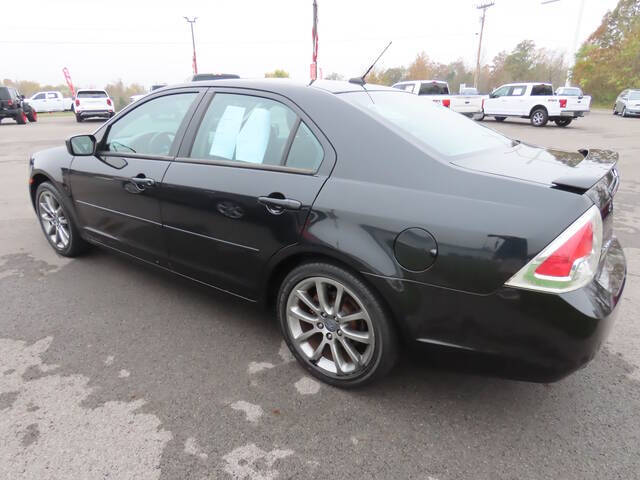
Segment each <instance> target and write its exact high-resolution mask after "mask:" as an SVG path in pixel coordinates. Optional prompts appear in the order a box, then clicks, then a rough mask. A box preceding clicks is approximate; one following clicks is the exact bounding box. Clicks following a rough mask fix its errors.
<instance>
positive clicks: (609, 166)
mask: <svg viewBox="0 0 640 480" xmlns="http://www.w3.org/2000/svg"><path fill="white" fill-rule="evenodd" d="M579 152H580V153H581V154H582V155H583V156H584V160H582V161H581V162H580V163H579V164H578V165H577V166H576V172H575V174H573V175H568V176H563V177H560V178H557V179H556V180H554V181H553V182H551V183H552V184H553V188H557V189H559V190H566V191H570V192H574V193H578V194H583V193H585V192H587V191H589V190H590V189H591V188H593V186H594V185H596V184H597V183H598V182H600V180H601V179H602V180H603V181H605V182H606V183H607V185H606V188H607V190H608V191H609V193H610V194H611V195H612V196H613V195H615V193H616V191H617V190H618V185H619V184H620V177H619V175H618V170H617V169H616V168H615V165H616V163H618V158H619V156H618V153H617V152H613V151H611V150H600V149H596V148H592V149H589V150H586V149H583V150H579Z"/></svg>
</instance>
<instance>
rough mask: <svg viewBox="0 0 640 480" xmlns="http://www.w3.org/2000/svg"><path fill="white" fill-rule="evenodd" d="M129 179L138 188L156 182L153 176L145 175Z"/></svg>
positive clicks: (153, 184)
mask: <svg viewBox="0 0 640 480" xmlns="http://www.w3.org/2000/svg"><path fill="white" fill-rule="evenodd" d="M129 181H130V182H131V183H133V184H134V185H135V186H136V187H138V188H147V187H154V186H155V184H156V181H155V180H154V179H153V178H147V177H132V178H130V179H129Z"/></svg>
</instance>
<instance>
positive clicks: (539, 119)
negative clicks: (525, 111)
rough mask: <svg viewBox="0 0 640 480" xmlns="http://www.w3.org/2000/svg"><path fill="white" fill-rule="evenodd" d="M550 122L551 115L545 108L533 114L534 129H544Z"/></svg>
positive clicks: (536, 110) (532, 123) (538, 109)
mask: <svg viewBox="0 0 640 480" xmlns="http://www.w3.org/2000/svg"><path fill="white" fill-rule="evenodd" d="M548 121H549V114H548V113H547V110H546V109H545V108H536V109H535V110H534V111H533V112H531V125H533V126H534V127H544V126H545V125H546V124H547V122H548Z"/></svg>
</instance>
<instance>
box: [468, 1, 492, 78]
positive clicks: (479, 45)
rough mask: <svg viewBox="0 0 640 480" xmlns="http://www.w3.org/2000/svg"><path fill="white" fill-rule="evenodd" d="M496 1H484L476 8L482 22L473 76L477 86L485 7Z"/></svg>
mask: <svg viewBox="0 0 640 480" xmlns="http://www.w3.org/2000/svg"><path fill="white" fill-rule="evenodd" d="M495 3H496V2H486V3H483V4H482V5H478V6H477V7H476V8H477V9H478V10H482V23H481V26H480V40H479V41H478V57H477V60H476V74H475V75H474V76H473V86H474V87H475V88H478V79H479V78H480V52H481V51H482V34H483V33H484V18H485V16H486V15H487V8H489V7H493V6H494V5H495Z"/></svg>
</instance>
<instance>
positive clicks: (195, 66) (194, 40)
mask: <svg viewBox="0 0 640 480" xmlns="http://www.w3.org/2000/svg"><path fill="white" fill-rule="evenodd" d="M184 19H185V20H186V21H187V22H189V24H190V25H191V43H192V44H193V61H192V66H193V74H194V75H196V74H197V73H198V62H197V61H196V37H195V36H194V35H193V24H194V23H196V20H197V19H198V17H193V20H189V17H184Z"/></svg>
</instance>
